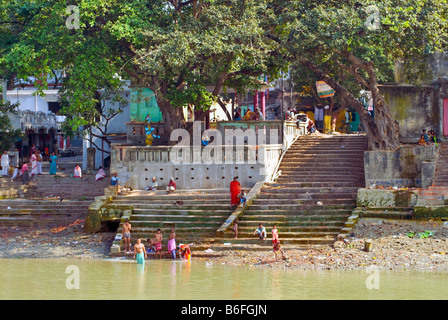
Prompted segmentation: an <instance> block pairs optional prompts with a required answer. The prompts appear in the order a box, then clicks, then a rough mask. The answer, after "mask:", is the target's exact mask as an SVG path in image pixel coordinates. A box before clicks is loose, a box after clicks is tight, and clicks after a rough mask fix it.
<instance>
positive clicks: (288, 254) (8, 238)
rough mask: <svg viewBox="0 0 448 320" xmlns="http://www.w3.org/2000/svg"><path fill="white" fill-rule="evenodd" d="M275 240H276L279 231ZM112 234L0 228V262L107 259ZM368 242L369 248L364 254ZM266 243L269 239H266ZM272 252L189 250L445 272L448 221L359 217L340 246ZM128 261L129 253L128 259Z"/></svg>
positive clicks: (251, 261)
mask: <svg viewBox="0 0 448 320" xmlns="http://www.w3.org/2000/svg"><path fill="white" fill-rule="evenodd" d="M279 233H280V241H281V230H279ZM114 236H115V234H114V233H97V234H85V233H84V232H83V221H76V222H74V223H73V224H72V225H69V226H64V227H59V228H53V229H45V228H39V229H22V228H14V227H13V228H0V258H71V259H73V258H79V259H108V258H109V252H110V246H111V244H112V241H113V239H114ZM366 240H370V242H371V243H372V249H371V251H370V252H367V251H365V250H364V242H365V241H366ZM268 242H269V241H268ZM284 253H285V259H281V258H280V255H279V260H278V261H276V260H275V256H274V253H273V252H272V251H269V250H268V251H253V250H235V251H230V250H226V251H213V250H208V251H197V252H195V251H194V247H193V255H192V259H198V260H205V261H213V262H214V263H220V264H225V265H232V266H246V267H250V268H268V269H298V270H361V269H365V268H366V267H368V266H376V267H377V268H378V269H379V270H416V271H440V272H448V222H443V221H425V222H410V221H390V220H363V219H361V220H360V221H359V223H358V224H357V226H356V227H355V228H354V230H353V232H352V234H350V237H348V238H347V239H346V242H345V243H336V245H335V246H331V247H330V246H328V247H320V248H307V249H303V248H302V249H301V248H294V247H287V246H285V247H284ZM128 257H129V258H132V255H129V256H128Z"/></svg>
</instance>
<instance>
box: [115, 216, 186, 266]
mask: <svg viewBox="0 0 448 320" xmlns="http://www.w3.org/2000/svg"><path fill="white" fill-rule="evenodd" d="M131 230H132V226H131V224H130V223H129V220H126V222H125V223H124V225H123V231H122V238H123V240H124V245H125V253H133V254H134V255H133V258H134V259H136V261H137V263H139V264H141V263H144V262H145V259H147V258H148V254H154V256H155V258H156V259H157V258H158V259H160V258H162V250H163V249H162V248H163V235H162V231H161V230H160V229H157V231H156V233H155V234H154V237H153V238H149V239H147V240H146V246H145V245H144V244H143V242H142V239H140V238H138V239H137V241H136V244H135V245H134V250H133V251H132V250H131V241H130V240H131ZM192 245H193V244H192V243H190V244H183V243H180V244H179V245H177V244H176V232H175V229H174V228H172V229H171V232H170V234H169V236H168V242H167V251H168V253H169V254H170V256H171V258H172V259H173V260H176V259H177V257H179V258H180V259H182V260H187V261H188V260H190V258H191V246H192Z"/></svg>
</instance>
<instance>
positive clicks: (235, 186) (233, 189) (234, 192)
mask: <svg viewBox="0 0 448 320" xmlns="http://www.w3.org/2000/svg"><path fill="white" fill-rule="evenodd" d="M240 193H241V184H240V183H239V182H238V177H234V178H233V181H232V182H230V203H231V205H232V206H238V205H239V199H238V195H239V194H240Z"/></svg>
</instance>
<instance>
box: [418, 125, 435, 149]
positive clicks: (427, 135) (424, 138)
mask: <svg viewBox="0 0 448 320" xmlns="http://www.w3.org/2000/svg"><path fill="white" fill-rule="evenodd" d="M438 142H439V138H438V137H437V134H436V133H435V132H434V130H432V129H431V130H429V131H428V132H426V130H425V129H423V130H422V133H421V135H420V139H419V140H418V144H419V145H430V144H434V145H436V146H437V144H438Z"/></svg>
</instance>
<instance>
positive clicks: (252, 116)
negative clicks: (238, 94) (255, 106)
mask: <svg viewBox="0 0 448 320" xmlns="http://www.w3.org/2000/svg"><path fill="white" fill-rule="evenodd" d="M255 116H256V115H255V112H253V111H252V110H250V109H247V111H246V114H245V115H244V117H243V118H244V120H246V121H250V120H255Z"/></svg>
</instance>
